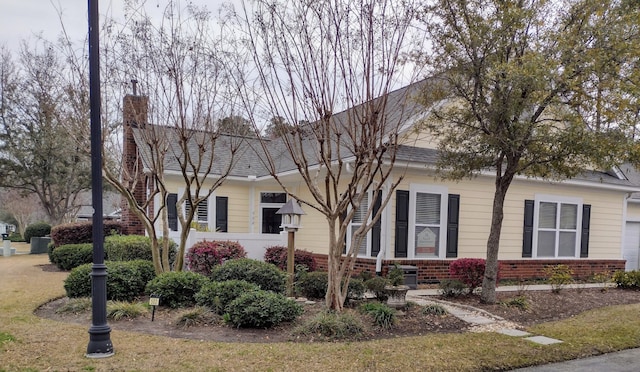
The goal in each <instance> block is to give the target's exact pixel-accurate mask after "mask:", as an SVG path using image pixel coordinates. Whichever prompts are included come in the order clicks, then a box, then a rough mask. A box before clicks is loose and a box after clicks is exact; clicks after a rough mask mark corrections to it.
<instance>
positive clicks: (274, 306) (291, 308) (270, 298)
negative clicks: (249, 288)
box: [224, 291, 303, 328]
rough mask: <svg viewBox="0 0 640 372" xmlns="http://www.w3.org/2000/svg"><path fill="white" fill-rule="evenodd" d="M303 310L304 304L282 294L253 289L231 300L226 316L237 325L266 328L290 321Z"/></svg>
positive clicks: (227, 319) (228, 320)
mask: <svg viewBox="0 0 640 372" xmlns="http://www.w3.org/2000/svg"><path fill="white" fill-rule="evenodd" d="M302 312H303V309H302V305H300V304H298V303H296V302H295V301H294V300H292V299H289V298H286V297H285V296H283V295H282V294H279V293H273V292H269V291H253V292H247V293H244V294H242V295H241V296H240V297H238V298H236V299H235V300H233V301H231V303H229V305H227V312H226V313H225V315H224V317H225V320H226V321H227V322H229V323H231V324H233V325H234V326H236V327H253V328H266V327H272V326H274V325H277V324H280V323H282V322H290V321H292V320H294V319H295V318H296V317H298V316H299V315H300V314H302Z"/></svg>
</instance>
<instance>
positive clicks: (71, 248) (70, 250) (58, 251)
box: [49, 243, 93, 271]
mask: <svg viewBox="0 0 640 372" xmlns="http://www.w3.org/2000/svg"><path fill="white" fill-rule="evenodd" d="M50 252H51V253H50V255H49V260H50V261H51V263H52V264H54V265H56V266H57V267H58V268H59V269H60V270H65V271H66V270H71V269H73V268H74V267H78V266H80V265H84V264H87V263H92V262H93V244H92V243H84V244H67V245H61V246H59V247H58V248H55V249H54V250H51V251H50Z"/></svg>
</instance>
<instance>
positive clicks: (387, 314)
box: [360, 302, 396, 329]
mask: <svg viewBox="0 0 640 372" xmlns="http://www.w3.org/2000/svg"><path fill="white" fill-rule="evenodd" d="M360 311H361V312H363V313H364V314H367V315H369V316H371V317H372V318H373V323H374V324H375V325H377V326H378V327H381V328H385V329H389V328H391V327H393V325H394V324H395V323H396V311H395V310H394V309H392V308H390V307H389V306H387V305H385V304H382V303H380V302H368V303H366V304H362V306H360Z"/></svg>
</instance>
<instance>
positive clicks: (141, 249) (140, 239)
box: [104, 235, 178, 267]
mask: <svg viewBox="0 0 640 372" xmlns="http://www.w3.org/2000/svg"><path fill="white" fill-rule="evenodd" d="M158 243H159V244H160V254H161V255H162V249H163V248H162V247H163V245H164V240H162V239H160V240H159V241H158ZM177 248H178V245H177V244H176V242H174V241H173V240H171V239H169V264H170V265H171V266H172V267H173V263H174V262H175V260H176V255H177ZM104 252H105V255H106V258H107V259H108V260H109V261H133V260H147V261H152V260H153V255H152V253H151V238H149V237H147V236H142V235H111V236H107V237H106V238H105V240H104Z"/></svg>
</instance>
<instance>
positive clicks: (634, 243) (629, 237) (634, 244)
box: [623, 222, 640, 271]
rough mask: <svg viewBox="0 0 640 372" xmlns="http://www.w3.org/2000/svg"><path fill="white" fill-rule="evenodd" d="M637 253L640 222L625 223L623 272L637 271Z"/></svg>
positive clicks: (639, 241)
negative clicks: (624, 262)
mask: <svg viewBox="0 0 640 372" xmlns="http://www.w3.org/2000/svg"><path fill="white" fill-rule="evenodd" d="M638 252H640V222H627V228H626V231H625V239H624V254H623V256H624V259H625V260H627V263H626V265H625V270H627V271H631V270H638Z"/></svg>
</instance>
